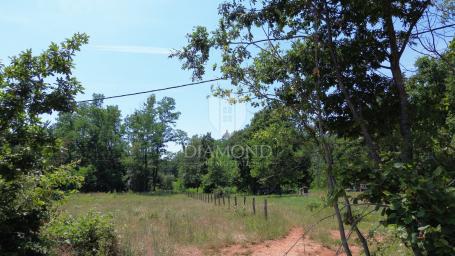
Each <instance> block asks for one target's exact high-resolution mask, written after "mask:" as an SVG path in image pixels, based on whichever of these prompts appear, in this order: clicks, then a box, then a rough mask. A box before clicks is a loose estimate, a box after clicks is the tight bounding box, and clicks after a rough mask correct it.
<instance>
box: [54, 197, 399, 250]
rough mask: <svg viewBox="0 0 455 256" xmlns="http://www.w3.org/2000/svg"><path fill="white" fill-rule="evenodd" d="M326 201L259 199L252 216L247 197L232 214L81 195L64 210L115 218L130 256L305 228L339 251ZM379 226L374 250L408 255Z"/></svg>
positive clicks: (366, 226) (195, 203) (372, 223)
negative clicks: (244, 203)
mask: <svg viewBox="0 0 455 256" xmlns="http://www.w3.org/2000/svg"><path fill="white" fill-rule="evenodd" d="M321 196H322V193H313V194H312V195H310V196H307V197H302V196H281V197H280V196H268V197H256V204H257V206H256V208H257V210H256V215H253V214H252V206H251V203H252V197H247V205H246V208H245V209H244V207H243V197H242V196H238V204H239V207H238V208H237V209H236V210H235V209H234V207H233V204H234V202H233V199H232V198H231V208H230V209H229V208H228V206H227V200H226V205H225V206H216V205H214V204H213V203H207V202H203V201H200V200H197V199H193V198H188V197H187V196H186V195H183V194H179V195H146V194H132V193H125V194H104V193H94V194H76V195H73V196H71V197H69V198H68V200H67V201H66V202H65V203H64V204H63V205H62V206H61V208H60V209H61V210H62V211H63V212H66V213H69V214H71V215H76V216H77V215H81V214H85V213H87V212H88V211H91V210H92V211H97V212H101V213H106V214H111V215H112V216H113V220H114V223H115V227H116V232H117V234H118V237H119V243H120V247H121V248H122V251H123V253H124V254H125V255H151V254H153V255H175V254H177V253H176V252H177V251H178V249H179V248H182V247H191V248H198V249H199V250H201V251H203V252H207V253H209V252H212V253H213V252H216V251H217V250H218V249H220V248H222V247H224V246H227V245H230V244H236V243H250V242H259V241H262V240H267V239H276V238H279V237H282V236H284V235H286V234H287V232H288V231H289V230H290V229H291V228H292V227H303V228H304V230H305V231H306V234H307V235H309V236H310V237H311V238H312V239H313V240H316V241H318V242H320V243H322V244H324V245H326V246H328V247H331V248H335V249H336V248H337V247H338V246H339V241H337V239H336V238H334V237H333V235H331V233H333V231H334V230H336V227H337V226H336V221H335V219H334V217H328V218H327V219H325V220H324V221H321V222H319V220H320V219H322V218H324V217H326V216H330V215H332V213H333V210H332V209H331V208H330V207H325V206H324V205H323V203H322V202H323V200H322V199H321ZM264 198H267V200H268V213H269V214H268V219H267V220H266V219H265V217H264V214H263V202H264ZM354 208H355V209H356V210H355V211H357V212H359V211H364V210H365V208H364V207H363V206H362V207H360V206H358V207H354ZM379 220H380V216H379V214H377V213H373V214H371V215H369V216H368V217H366V218H365V220H364V221H363V222H362V224H361V226H360V227H361V230H362V231H363V232H364V233H366V234H368V233H370V234H371V235H372V234H373V232H370V231H375V232H374V235H372V236H371V237H370V239H369V240H370V241H371V244H372V247H373V248H372V249H373V250H377V248H378V247H377V245H378V243H377V242H375V240H381V243H380V244H381V247H383V249H382V253H381V254H382V255H404V254H405V253H407V250H406V248H405V247H404V246H403V245H401V244H400V243H399V242H398V241H397V240H396V239H395V238H393V237H392V236H391V235H390V233H389V232H386V230H385V229H384V228H382V227H380V226H379ZM313 224H315V225H313ZM373 237H375V238H373ZM353 238H354V235H353ZM378 238H379V239H378ZM351 242H352V243H353V244H355V243H356V241H355V240H353V241H351Z"/></svg>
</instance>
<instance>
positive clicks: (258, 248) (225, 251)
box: [179, 228, 360, 256]
mask: <svg viewBox="0 0 455 256" xmlns="http://www.w3.org/2000/svg"><path fill="white" fill-rule="evenodd" d="M302 236H303V229H302V228H293V229H292V230H291V231H290V232H289V234H288V235H287V236H286V237H284V238H282V239H277V240H267V241H264V242H261V243H257V244H251V243H250V244H235V245H231V246H228V247H225V248H222V249H219V250H217V251H212V252H210V253H209V254H211V255H227V256H235V255H254V256H281V255H288V256H298V255H299V256H300V255H302V256H303V255H305V256H317V255H318V256H334V255H335V254H336V251H335V250H333V249H330V248H327V247H325V246H323V245H322V244H320V243H319V242H316V241H314V240H311V239H310V238H308V237H303V238H301V237H302ZM299 238H301V239H299ZM294 244H295V245H294ZM293 245H294V246H293ZM292 246H293V247H292ZM291 247H292V249H291ZM188 249H190V250H188ZM191 249H195V250H194V251H193V250H191ZM352 251H353V254H354V255H359V254H360V253H359V251H360V250H359V248H358V247H356V246H352ZM179 252H180V253H181V254H180V255H193V256H194V255H200V253H201V251H200V250H197V248H185V249H184V250H179ZM286 253H287V254H286ZM339 255H343V254H342V253H340V254H339Z"/></svg>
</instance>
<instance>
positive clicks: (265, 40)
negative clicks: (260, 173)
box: [173, 0, 455, 255]
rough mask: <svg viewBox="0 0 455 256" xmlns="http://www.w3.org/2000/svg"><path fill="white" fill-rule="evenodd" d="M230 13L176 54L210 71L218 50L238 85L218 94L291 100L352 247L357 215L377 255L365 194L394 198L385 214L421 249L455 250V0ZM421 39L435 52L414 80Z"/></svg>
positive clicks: (227, 9) (290, 110)
mask: <svg viewBox="0 0 455 256" xmlns="http://www.w3.org/2000/svg"><path fill="white" fill-rule="evenodd" d="M219 14H220V16H221V17H220V21H219V23H218V26H217V28H216V29H215V30H214V31H210V32H209V31H208V30H207V28H205V27H196V28H195V29H194V31H193V32H192V33H190V34H188V36H187V38H188V45H187V46H185V47H183V48H182V49H181V50H180V51H178V52H176V53H174V54H173V56H174V57H177V58H179V59H180V60H182V62H183V66H182V68H184V69H188V70H191V71H192V74H193V79H195V80H198V79H202V78H203V76H204V74H205V72H206V69H207V68H208V66H209V65H208V63H209V61H210V60H211V56H212V53H213V52H214V51H216V50H218V51H219V54H221V56H222V58H221V59H217V58H215V60H219V61H217V63H215V65H213V68H214V69H215V70H218V71H219V72H220V73H222V75H223V76H224V77H225V78H226V79H229V80H230V81H231V83H232V85H234V89H232V88H228V89H225V88H218V89H217V90H215V94H216V95H218V96H221V97H226V98H230V100H232V101H237V100H240V101H250V102H252V104H253V105H258V104H259V103H263V104H268V105H280V106H281V108H282V109H283V110H282V113H285V114H287V115H288V116H290V117H291V118H293V119H295V120H296V123H297V124H298V125H299V126H300V127H303V129H304V130H305V131H306V133H307V134H308V135H309V136H310V138H312V140H313V142H314V145H316V146H317V148H319V150H318V153H319V155H320V157H319V159H322V160H323V165H320V166H323V167H324V168H325V174H326V175H327V181H328V182H327V184H328V192H329V195H328V198H329V202H330V203H331V204H332V205H333V207H334V210H335V212H336V216H337V219H338V223H339V231H340V236H341V240H342V244H343V248H344V251H345V253H346V254H347V255H351V251H350V248H349V245H348V243H347V238H346V237H345V235H344V234H345V232H344V226H345V224H348V225H351V226H352V229H353V231H354V232H355V233H356V234H357V236H358V238H359V240H360V242H361V244H362V247H363V251H364V253H365V254H366V255H370V252H369V248H368V244H367V241H366V239H365V238H364V236H363V235H362V233H361V232H360V230H359V229H358V227H357V223H358V222H359V221H360V220H361V218H362V216H353V215H352V212H351V203H352V202H354V203H355V202H356V201H357V200H358V199H363V200H366V201H369V203H372V204H375V205H378V209H382V213H383V214H384V215H385V218H386V221H384V224H385V225H387V226H389V227H395V228H396V230H398V232H399V233H400V234H401V235H400V236H401V237H402V239H403V241H404V242H405V243H406V245H408V246H409V247H410V248H412V250H413V252H414V254H415V255H430V254H431V255H451V254H454V252H455V248H454V246H453V245H454V244H455V243H454V240H453V233H452V232H453V231H452V230H455V227H454V224H455V222H454V219H453V217H452V216H453V214H450V212H453V207H454V203H455V198H454V185H455V184H454V182H453V180H454V178H455V177H454V173H453V166H454V165H453V159H454V158H453V145H452V144H453V138H454V133H453V130H452V128H451V127H452V123H453V114H452V111H453V108H454V105H453V102H452V101H451V99H452V96H453V90H452V85H453V43H452V44H451V46H450V47H449V48H448V49H447V51H446V52H445V53H441V52H440V51H439V50H438V49H437V43H435V41H436V40H444V39H445V38H444V35H445V34H444V33H434V31H433V27H432V26H437V25H440V26H441V27H442V28H450V27H451V26H443V25H446V24H447V21H448V20H450V19H451V18H452V19H453V17H454V15H453V6H452V5H450V4H447V2H445V1H442V2H438V1H427V0H409V1H385V2H384V1H326V0H318V1H280V0H270V1H268V0H265V1H254V0H252V1H247V0H245V1H225V2H223V3H222V4H221V5H220V7H219ZM420 21H422V23H423V24H420V23H419V22H420ZM424 25H426V26H427V27H425V30H424V31H423V32H422V26H424ZM428 26H429V27H428ZM439 29H441V28H439ZM416 31H417V32H416ZM449 33H452V35H453V30H451V31H450V32H449ZM452 37H453V36H452ZM452 37H451V36H449V38H450V39H452ZM441 38H442V39H441ZM425 42H427V43H425ZM431 42H433V44H431ZM416 44H420V47H421V48H422V49H423V51H426V52H427V53H426V54H427V55H428V56H430V57H424V58H422V59H420V60H419V61H418V62H417V67H418V72H417V74H415V75H414V76H412V77H411V78H409V79H407V78H406V77H405V74H404V73H403V71H402V63H401V59H402V57H403V53H404V52H405V50H407V49H408V47H409V45H411V46H415V45H416ZM418 52H420V53H421V52H422V51H418ZM215 55H216V54H215ZM385 72H386V73H385ZM387 73H388V74H389V75H388V74H387ZM270 129H271V130H272V131H273V129H274V127H273V126H272V127H271V128H270ZM274 132H276V131H274ZM258 138H260V137H258ZM359 138H360V141H359ZM262 142H264V141H262ZM359 142H360V143H359ZM281 150H283V149H281ZM281 150H280V152H282V151H281ZM348 152H350V153H351V155H348V154H346V153H348ZM313 159H317V158H314V157H313ZM263 164H267V161H265V162H261V163H260V164H259V165H257V166H259V167H261V165H263ZM254 169H258V168H257V167H255V168H254ZM253 173H254V172H253ZM353 178H354V179H353ZM356 179H357V181H359V182H360V181H361V182H363V183H366V184H367V185H368V186H367V187H368V189H367V190H366V191H365V192H364V193H361V194H360V195H359V196H358V198H354V200H350V198H349V196H348V194H347V193H346V189H347V188H348V187H350V186H352V185H355V184H352V183H355V182H356ZM339 199H341V200H342V202H343V204H344V214H343V215H344V216H342V214H341V211H340V209H339V205H338V201H339ZM443 216H445V217H443Z"/></svg>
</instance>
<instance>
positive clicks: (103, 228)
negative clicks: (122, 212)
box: [41, 212, 120, 256]
mask: <svg viewBox="0 0 455 256" xmlns="http://www.w3.org/2000/svg"><path fill="white" fill-rule="evenodd" d="M41 236H42V237H43V238H44V239H45V240H46V242H47V243H48V247H49V248H50V249H49V250H48V251H47V255H80V256H115V255H120V253H119V251H120V250H119V248H118V244H117V237H116V234H115V230H114V224H113V222H112V216H109V215H101V214H98V213H95V212H89V213H87V214H86V215H84V216H80V217H77V218H75V217H72V216H66V215H62V216H59V217H57V218H55V219H54V220H52V221H51V222H50V223H48V224H47V225H46V226H45V227H44V229H43V231H42V234H41Z"/></svg>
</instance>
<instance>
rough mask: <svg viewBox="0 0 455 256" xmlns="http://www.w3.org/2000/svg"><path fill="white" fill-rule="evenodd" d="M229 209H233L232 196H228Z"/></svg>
mask: <svg viewBox="0 0 455 256" xmlns="http://www.w3.org/2000/svg"><path fill="white" fill-rule="evenodd" d="M228 209H231V196H230V195H229V196H228Z"/></svg>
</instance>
